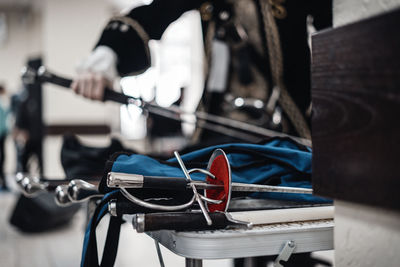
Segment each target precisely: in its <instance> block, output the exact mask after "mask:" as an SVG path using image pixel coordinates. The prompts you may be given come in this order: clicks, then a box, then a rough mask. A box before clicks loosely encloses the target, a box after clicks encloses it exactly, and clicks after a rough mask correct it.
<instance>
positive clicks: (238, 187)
mask: <svg viewBox="0 0 400 267" xmlns="http://www.w3.org/2000/svg"><path fill="white" fill-rule="evenodd" d="M175 156H177V155H175ZM177 159H179V160H178V161H179V163H180V165H181V166H182V164H183V162H182V159H181V158H180V157H179V154H178V156H177ZM213 168H215V169H217V168H218V169H223V171H222V172H221V171H220V172H219V174H220V175H221V176H219V177H216V175H214V174H213V173H212V171H211V169H213ZM195 172H197V173H202V174H204V175H206V177H209V178H211V179H206V181H196V180H192V179H191V180H189V179H184V178H180V177H160V176H145V175H140V174H129V173H120V172H109V173H108V175H107V186H108V187H111V188H153V189H174V190H187V189H190V188H192V187H195V188H196V189H199V190H218V189H223V188H224V186H225V183H230V185H229V187H230V190H231V191H236V192H269V193H294V194H312V193H313V190H312V189H311V188H300V187H288V186H272V185H261V184H247V183H236V182H232V181H231V169H230V164H229V160H228V158H227V156H226V154H225V152H224V151H223V150H222V149H216V150H214V152H213V153H212V155H211V157H210V160H209V162H208V166H207V169H206V170H204V169H198V168H196V169H191V170H190V171H189V172H188V174H191V173H195ZM215 181H217V182H215Z"/></svg>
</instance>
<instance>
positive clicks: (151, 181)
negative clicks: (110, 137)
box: [107, 172, 313, 194]
mask: <svg viewBox="0 0 400 267" xmlns="http://www.w3.org/2000/svg"><path fill="white" fill-rule="evenodd" d="M231 185H232V187H231V189H232V191H235V192H269V193H293V194H312V193H313V190H312V189H310V188H301V187H288V186H272V185H261V184H247V183H235V182H232V183H231ZM107 186H108V187H111V188H121V187H122V188H152V189H171V190H172V189H175V190H188V189H190V188H191V187H192V186H195V187H196V188H197V189H199V190H204V189H221V188H223V186H224V185H223V184H220V185H217V184H210V183H208V182H206V181H191V182H189V181H187V180H186V179H184V178H183V177H161V176H145V175H141V174H128V173H120V172H109V173H108V176H107Z"/></svg>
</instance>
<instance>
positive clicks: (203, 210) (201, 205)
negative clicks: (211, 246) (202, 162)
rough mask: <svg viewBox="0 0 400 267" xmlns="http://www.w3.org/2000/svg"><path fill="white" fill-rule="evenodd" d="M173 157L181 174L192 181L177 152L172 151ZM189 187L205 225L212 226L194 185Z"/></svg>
mask: <svg viewBox="0 0 400 267" xmlns="http://www.w3.org/2000/svg"><path fill="white" fill-rule="evenodd" d="M174 155H175V157H176V159H177V160H178V162H179V166H181V169H182V171H183V173H184V174H185V177H186V179H187V180H189V181H192V179H191V178H190V174H189V172H188V171H187V169H186V166H185V164H184V163H183V161H182V158H181V156H180V155H179V153H178V151H174ZM191 187H192V190H193V193H194V196H195V197H196V201H197V203H199V206H200V209H201V212H202V213H203V215H204V218H205V219H206V221H207V224H208V225H212V220H211V218H210V215H208V212H207V209H206V207H204V203H203V201H202V200H201V198H200V196H199V193H197V189H196V187H195V186H194V184H192V183H191Z"/></svg>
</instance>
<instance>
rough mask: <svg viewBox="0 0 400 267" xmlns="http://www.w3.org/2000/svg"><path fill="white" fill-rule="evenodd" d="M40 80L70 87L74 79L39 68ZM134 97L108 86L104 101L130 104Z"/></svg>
mask: <svg viewBox="0 0 400 267" xmlns="http://www.w3.org/2000/svg"><path fill="white" fill-rule="evenodd" d="M38 77H39V80H40V81H42V82H48V83H52V84H56V85H59V86H62V87H66V88H69V87H71V84H72V80H71V79H67V78H64V77H61V76H58V75H56V74H54V73H51V72H49V71H47V70H46V69H45V68H42V67H41V68H39V74H38ZM132 98H133V97H131V96H127V95H125V94H122V93H119V92H116V91H114V90H112V89H110V88H108V87H107V88H106V89H105V90H104V96H103V102H104V101H112V102H116V103H120V104H129V99H132Z"/></svg>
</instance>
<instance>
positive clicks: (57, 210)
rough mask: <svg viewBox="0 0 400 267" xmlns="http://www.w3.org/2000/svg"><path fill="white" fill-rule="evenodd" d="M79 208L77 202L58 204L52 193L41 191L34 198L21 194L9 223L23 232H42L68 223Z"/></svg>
mask: <svg viewBox="0 0 400 267" xmlns="http://www.w3.org/2000/svg"><path fill="white" fill-rule="evenodd" d="M79 208H80V205H79V204H74V205H71V206H68V207H60V206H58V205H57V204H56V203H55V201H54V194H52V193H42V194H40V195H38V196H37V197H34V198H27V197H25V196H24V195H21V196H20V197H19V199H18V201H17V204H16V205H15V208H14V211H13V213H12V215H11V218H10V223H11V224H12V225H14V226H15V227H17V228H18V229H20V230H21V231H23V232H30V233H35V232H44V231H48V230H52V229H54V228H57V227H61V226H64V225H66V224H68V223H69V222H70V221H71V218H72V216H73V215H74V214H75V213H76V212H77V211H78V210H79Z"/></svg>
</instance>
